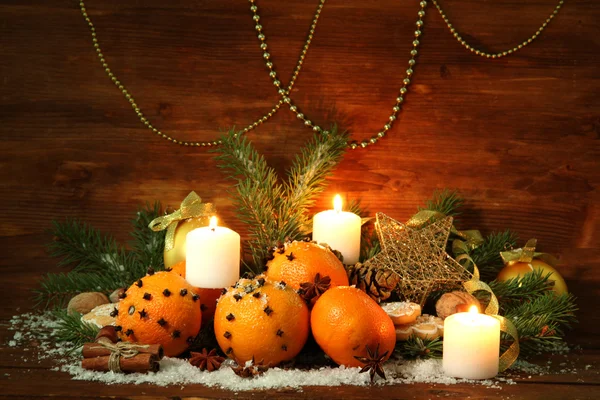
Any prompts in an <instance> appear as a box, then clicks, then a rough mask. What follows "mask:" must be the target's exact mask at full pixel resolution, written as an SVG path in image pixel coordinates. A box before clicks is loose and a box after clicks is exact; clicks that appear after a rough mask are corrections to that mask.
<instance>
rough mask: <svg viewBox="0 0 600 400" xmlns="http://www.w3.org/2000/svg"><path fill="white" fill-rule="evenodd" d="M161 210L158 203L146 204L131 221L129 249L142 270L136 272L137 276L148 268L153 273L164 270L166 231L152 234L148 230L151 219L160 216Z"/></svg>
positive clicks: (151, 231)
mask: <svg viewBox="0 0 600 400" xmlns="http://www.w3.org/2000/svg"><path fill="white" fill-rule="evenodd" d="M161 210H162V206H161V204H160V202H158V201H157V202H155V203H154V205H150V204H148V203H147V204H146V207H145V208H143V209H140V210H139V211H138V212H137V213H136V215H135V217H134V218H133V219H132V221H131V224H132V226H133V231H132V232H131V236H132V238H133V240H132V241H131V242H130V247H131V250H132V251H133V252H134V253H135V255H136V257H137V259H138V260H139V264H138V265H139V266H140V268H141V269H142V270H141V271H137V273H138V274H142V275H143V273H144V271H145V270H147V269H148V268H149V267H152V268H153V269H154V270H155V271H160V270H163V269H164V268H165V264H164V256H163V252H164V248H165V237H166V232H167V231H166V230H164V231H159V232H154V231H153V230H152V229H150V228H148V225H149V224H150V222H151V221H152V220H153V219H155V218H157V217H159V216H161V215H162V212H161Z"/></svg>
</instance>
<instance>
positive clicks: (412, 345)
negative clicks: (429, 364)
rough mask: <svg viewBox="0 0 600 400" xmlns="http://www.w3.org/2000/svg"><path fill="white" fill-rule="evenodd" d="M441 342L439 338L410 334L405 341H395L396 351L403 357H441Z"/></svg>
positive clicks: (409, 358) (410, 358)
mask: <svg viewBox="0 0 600 400" xmlns="http://www.w3.org/2000/svg"><path fill="white" fill-rule="evenodd" d="M442 350H443V342H442V339H441V338H435V339H432V340H429V339H421V338H420V337H418V336H415V335H412V336H410V337H409V338H408V340H406V341H402V342H398V343H396V351H397V352H398V353H399V354H400V355H401V356H402V357H403V358H405V359H408V360H412V359H415V358H422V359H428V358H442Z"/></svg>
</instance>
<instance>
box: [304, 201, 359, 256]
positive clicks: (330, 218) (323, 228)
mask: <svg viewBox="0 0 600 400" xmlns="http://www.w3.org/2000/svg"><path fill="white" fill-rule="evenodd" d="M333 205H334V209H333V210H327V211H322V212H320V213H318V214H317V215H315V216H314V218H313V240H315V241H316V242H317V243H326V244H327V245H329V247H331V248H332V249H334V250H337V251H339V252H340V253H342V255H343V256H344V264H348V265H352V264H356V263H357V262H358V257H359V256H360V226H361V220H360V217H359V216H358V215H356V214H353V213H351V212H347V211H342V198H341V197H340V195H339V194H338V195H336V196H335V198H334V200H333Z"/></svg>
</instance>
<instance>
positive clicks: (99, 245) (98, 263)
mask: <svg viewBox="0 0 600 400" xmlns="http://www.w3.org/2000/svg"><path fill="white" fill-rule="evenodd" d="M49 233H50V234H52V235H53V236H54V240H53V241H52V242H51V243H50V244H49V245H48V250H49V252H50V255H51V256H52V257H60V258H62V260H60V261H59V263H58V264H59V265H61V266H67V265H71V264H74V265H75V266H74V268H73V271H77V272H93V271H107V270H108V271H118V270H120V269H121V268H122V266H124V265H128V263H129V262H130V261H131V259H130V257H128V256H127V253H126V251H125V250H124V249H123V248H121V247H119V246H118V245H117V243H116V241H115V240H114V239H113V238H112V237H111V236H109V235H103V234H102V233H101V232H100V231H98V230H96V229H95V228H93V227H91V226H90V225H88V224H85V223H83V222H80V221H77V220H67V221H65V222H62V223H61V222H56V221H54V222H53V228H52V229H51V230H50V232H49Z"/></svg>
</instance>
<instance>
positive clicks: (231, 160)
mask: <svg viewBox="0 0 600 400" xmlns="http://www.w3.org/2000/svg"><path fill="white" fill-rule="evenodd" d="M221 140H222V146H221V147H220V148H219V149H217V151H218V152H219V154H218V155H217V156H216V160H217V162H218V163H219V167H220V168H222V169H223V170H225V171H226V173H227V174H228V176H229V177H230V178H232V179H234V180H236V181H237V184H236V186H235V192H236V193H235V194H234V204H235V206H236V208H237V214H238V217H239V219H240V220H241V221H242V222H244V223H245V224H247V225H248V226H249V235H250V239H251V240H250V241H249V242H248V243H247V245H248V247H249V250H250V252H251V253H252V258H253V263H254V268H251V269H252V272H254V273H259V272H261V271H262V269H263V268H264V260H265V258H266V256H267V253H268V249H269V248H271V247H273V246H275V245H277V243H279V242H283V241H285V240H297V239H301V238H302V237H304V236H306V233H307V225H308V223H309V217H308V210H309V208H310V207H311V206H312V205H313V204H314V201H315V196H316V195H317V194H318V193H321V192H322V191H323V188H324V185H325V178H326V177H327V176H328V175H329V174H331V172H332V171H333V168H334V167H335V166H336V165H337V163H338V162H339V161H340V159H341V157H342V155H343V151H344V149H345V143H346V140H347V136H346V135H345V134H339V133H338V132H337V130H335V129H333V130H332V131H331V132H330V133H329V134H322V135H315V137H314V139H313V141H312V142H311V143H310V144H308V145H307V146H306V147H305V148H304V149H303V150H302V151H301V153H300V155H299V156H298V157H296V159H295V160H294V162H293V165H292V167H291V169H290V171H289V173H288V179H289V180H288V182H287V183H283V184H282V183H279V181H278V179H277V174H276V172H275V170H274V169H273V168H270V167H269V166H268V165H267V163H266V161H265V159H264V157H262V156H261V155H260V154H258V152H257V151H256V150H255V149H254V148H253V147H252V145H251V144H250V143H249V141H248V140H247V139H246V137H244V136H242V135H241V134H239V133H236V132H234V131H230V132H229V133H227V134H226V135H224V136H223V137H222V139H221Z"/></svg>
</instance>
